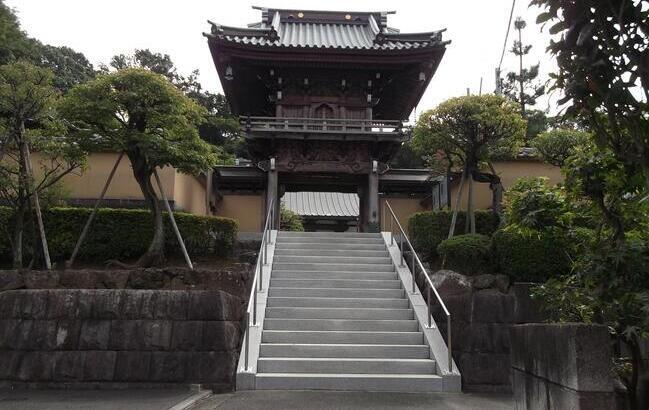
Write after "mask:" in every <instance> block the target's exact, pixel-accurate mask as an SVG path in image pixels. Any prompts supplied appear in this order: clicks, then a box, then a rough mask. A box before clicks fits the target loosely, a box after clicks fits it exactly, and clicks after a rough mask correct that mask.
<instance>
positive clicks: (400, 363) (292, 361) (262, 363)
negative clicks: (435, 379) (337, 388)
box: [257, 357, 435, 374]
mask: <svg viewBox="0 0 649 410" xmlns="http://www.w3.org/2000/svg"><path fill="white" fill-rule="evenodd" d="M257 371H258V372H261V373H336V374H345V373H354V374H357V373H364V374H385V373H388V374H433V373H434V372H435V362H434V361H433V360H431V359H358V358H312V357H309V358H303V357H299V358H293V357H262V358H260V359H259V360H258V361H257Z"/></svg>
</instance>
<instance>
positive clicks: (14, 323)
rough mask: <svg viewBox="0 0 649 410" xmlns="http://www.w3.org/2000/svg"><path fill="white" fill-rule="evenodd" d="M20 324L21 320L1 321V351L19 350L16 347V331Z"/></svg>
mask: <svg viewBox="0 0 649 410" xmlns="http://www.w3.org/2000/svg"><path fill="white" fill-rule="evenodd" d="M20 323H21V320H20V319H2V320H0V351H2V350H10V349H16V348H19V347H17V346H16V331H17V329H18V326H19V325H20Z"/></svg>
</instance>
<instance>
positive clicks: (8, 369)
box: [0, 350, 24, 380]
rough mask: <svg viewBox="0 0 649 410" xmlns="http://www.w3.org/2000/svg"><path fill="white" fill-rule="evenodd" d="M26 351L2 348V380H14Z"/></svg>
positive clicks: (0, 352)
mask: <svg viewBox="0 0 649 410" xmlns="http://www.w3.org/2000/svg"><path fill="white" fill-rule="evenodd" d="M23 354H24V352H21V351H17V350H0V380H14V379H16V378H17V373H18V369H19V367H20V362H21V359H22V356H23Z"/></svg>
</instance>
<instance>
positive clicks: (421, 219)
mask: <svg viewBox="0 0 649 410" xmlns="http://www.w3.org/2000/svg"><path fill="white" fill-rule="evenodd" d="M452 214H453V213H452V212H451V211H428V212H418V213H416V214H413V215H412V216H411V217H410V219H409V226H410V238H411V240H412V244H413V246H414V247H415V249H416V250H417V252H418V253H419V254H420V255H422V256H423V257H424V258H425V259H427V260H436V259H438V257H439V256H438V253H437V247H438V246H439V244H440V243H441V242H442V241H443V240H444V239H446V238H447V237H448V230H449V228H450V226H451V216H452ZM464 220H465V213H464V212H459V213H458V216H457V223H456V225H455V234H457V235H460V234H463V233H464ZM475 221H476V222H475V224H476V233H479V234H482V235H491V234H492V233H493V232H495V231H496V229H498V215H497V214H495V213H493V212H491V211H484V210H478V211H475Z"/></svg>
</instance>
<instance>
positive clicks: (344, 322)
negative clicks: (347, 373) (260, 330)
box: [264, 318, 419, 356]
mask: <svg viewBox="0 0 649 410" xmlns="http://www.w3.org/2000/svg"><path fill="white" fill-rule="evenodd" d="M264 329H268V330H354V331H379V330H380V331H385V332H416V331H418V330H419V322H417V321H416V320H394V319H392V320H360V319H271V318H267V319H266V320H265V321H264ZM289 356H290V355H289Z"/></svg>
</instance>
